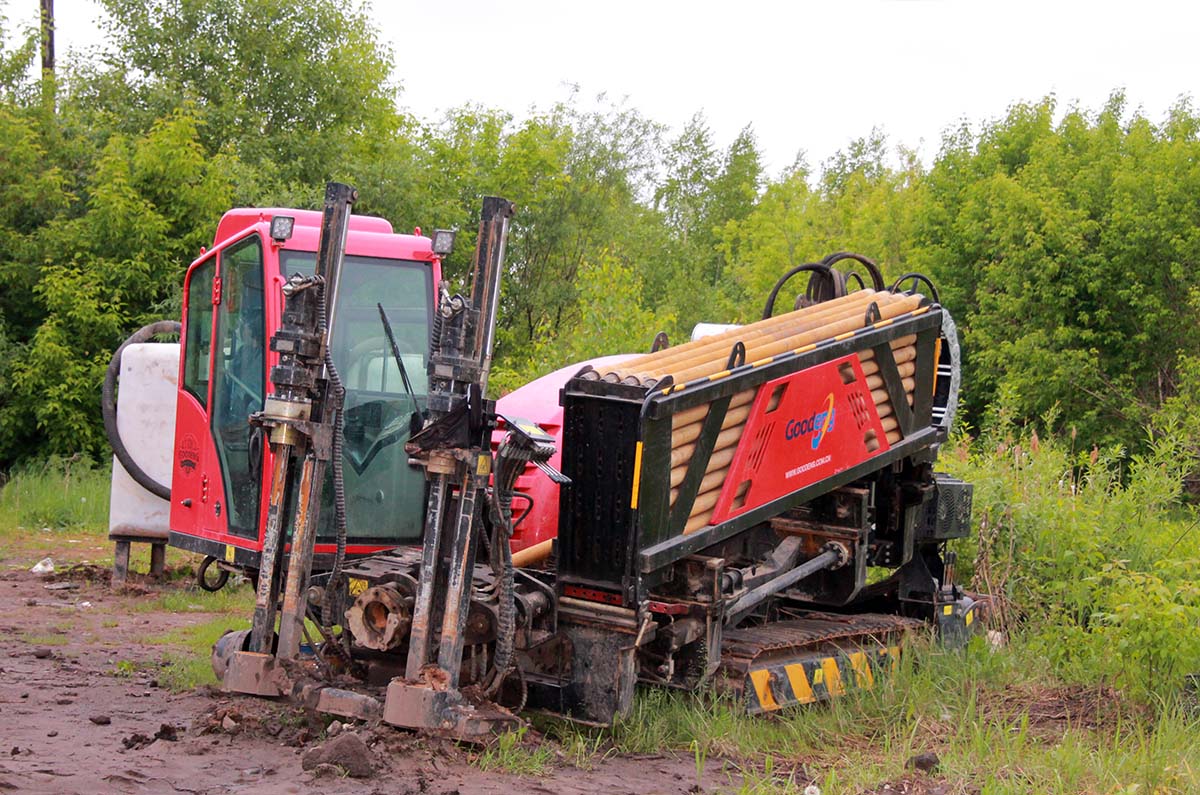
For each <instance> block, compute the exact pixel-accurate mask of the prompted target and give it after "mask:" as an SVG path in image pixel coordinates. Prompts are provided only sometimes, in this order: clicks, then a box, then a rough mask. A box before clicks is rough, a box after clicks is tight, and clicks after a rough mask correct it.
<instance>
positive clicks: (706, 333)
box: [692, 323, 741, 342]
mask: <svg viewBox="0 0 1200 795" xmlns="http://www.w3.org/2000/svg"><path fill="white" fill-rule="evenodd" d="M735 328H741V327H740V326H739V325H738V324H736V323H697V324H696V327H695V328H694V329H692V342H695V341H696V340H698V339H703V338H705V337H711V336H713V335H714V334H724V333H725V332H726V331H730V330H732V329H735Z"/></svg>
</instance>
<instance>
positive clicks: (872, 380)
mask: <svg viewBox="0 0 1200 795" xmlns="http://www.w3.org/2000/svg"><path fill="white" fill-rule="evenodd" d="M912 298H913V299H916V300H912V299H909V300H903V299H902V300H901V301H890V302H888V301H884V302H879V301H877V304H880V314H881V316H882V317H883V318H885V319H887V318H891V317H895V316H896V315H899V314H903V313H904V312H909V311H912V310H913V309H915V308H916V306H917V305H918V304H919V303H920V298H919V297H916V296H914V297H912ZM884 303H886V304H888V305H887V306H886V308H885V307H884V306H883V305H882V304H884ZM829 326H832V327H833V328H832V329H830V328H829V327H824V328H821V329H820V332H822V334H821V339H829V338H831V337H833V336H836V335H838V334H842V333H846V331H853V330H854V329H856V328H858V327H860V326H861V321H858V322H857V323H856V324H854V325H853V326H851V327H850V328H849V329H843V328H842V326H843V323H842V322H840V321H834V322H832V323H830V324H829ZM800 336H806V335H804V334H802V335H800ZM915 342H916V337H915V335H908V336H905V337H900V338H898V339H896V340H893V341H892V342H891V343H890V347H891V348H892V354H893V357H894V358H895V361H896V365H897V367H896V369H897V371H898V373H899V375H900V377H901V384H902V386H903V389H904V391H905V394H906V396H907V400H908V403H909V405H910V406H911V405H912V402H913V390H914V389H915V387H916V384H915V381H914V378H913V374H914V373H915V371H916V363H915V360H916V346H915ZM794 344H796V342H795V339H794V338H793V339H790V340H788V346H787V347H784V348H782V349H780V350H773V348H775V347H777V344H776V345H772V344H770V343H768V344H767V345H766V350H765V351H764V349H763V348H762V347H759V348H758V351H756V353H758V356H759V358H766V357H767V356H776V355H779V354H780V353H784V352H787V351H788V350H789V349H791V350H794V348H791V345H794ZM805 344H810V343H809V342H804V343H799V345H805ZM858 356H859V361H860V362H861V366H862V371H863V375H864V376H865V377H866V386H867V388H868V389H869V390H870V391H871V399H872V402H873V403H874V404H875V407H876V411H877V413H878V416H879V417H880V420H881V426H882V428H883V430H884V433H885V434H886V437H887V440H888V443H889V444H895V443H896V442H898V441H900V438H901V436H900V433H899V430H898V422H897V421H896V418H895V411H894V408H893V406H892V405H891V400H890V396H889V395H888V392H887V389H886V387H885V385H884V382H883V377H882V376H881V375H880V374H879V365H878V363H877V362H876V361H875V354H874V351H872V350H864V351H860V352H859V354H858ZM747 358H748V359H750V358H751V357H750V348H749V346H747ZM684 372H687V371H684ZM716 372H720V371H719V370H718V371H716ZM691 377H695V376H691ZM684 382H686V381H684ZM756 391H757V390H754V389H751V390H744V391H742V392H739V393H737V394H735V395H734V396H733V397H732V398H731V399H730V403H729V408H728V409H727V413H726V416H725V419H724V421H723V422H722V425H721V431H720V433H719V434H718V436H717V439H716V442H715V444H714V445H713V452H712V455H711V456H710V457H709V461H708V465H707V466H706V467H705V474H704V477H703V479H702V480H701V482H700V486H699V489H698V490H697V496H696V500H695V502H694V503H693V505H692V509H691V512H690V516H689V520H688V522H687V524H686V526H685V528H684V532H685V533H691V532H694V531H696V530H698V529H700V528H701V527H704V526H705V525H707V524H708V522H709V520H710V519H711V518H712V513H713V508H714V506H715V505H716V503H717V500H718V499H719V498H720V495H721V491H722V489H723V487H724V484H725V480H726V478H727V476H728V474H729V465H730V463H731V462H732V460H733V456H734V453H735V452H736V450H737V446H738V443H739V442H740V441H741V436H742V431H743V429H744V426H745V421H746V418H747V417H748V416H749V412H750V406H749V404H750V403H751V402H753V400H754V395H755V394H756ZM707 412H708V407H707V406H697V407H695V408H692V409H688V410H686V411H683V412H680V413H679V414H677V415H676V416H675V418H674V430H673V432H672V452H671V477H670V482H671V504H672V505H673V504H674V503H675V500H676V499H677V497H678V492H679V489H678V487H679V484H680V483H682V482H683V479H684V477H685V476H686V474H687V470H688V466H689V464H690V461H691V457H692V455H693V454H694V452H695V449H696V445H695V441H696V439H697V438H698V437H699V435H700V429H701V428H702V427H703V422H704V418H705V416H706V415H707Z"/></svg>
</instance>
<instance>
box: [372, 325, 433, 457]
mask: <svg viewBox="0 0 1200 795" xmlns="http://www.w3.org/2000/svg"><path fill="white" fill-rule="evenodd" d="M375 306H376V307H378V309H379V319H380V320H381V321H383V333H384V334H386V335H387V340H388V344H389V345H391V346H392V358H394V359H395V360H396V366H397V367H399V368H400V380H401V381H402V382H403V383H404V392H405V394H407V395H408V399H409V400H411V401H412V406H413V410H412V415H411V416H410V418H409V421H408V423H409V424H408V428H409V435H412V434H415V433H416V432H417V431H419V430H421V428H422V427H423V426H424V425H425V414H424V412H422V411H421V406H420V404H418V403H417V396H416V395H414V394H413V388H412V381H410V380H408V370H407V369H406V368H405V367H404V359H403V358H402V357H401V356H400V346H399V345H397V344H396V335H395V334H393V333H392V324H391V322H389V321H388V316H387V312H386V311H384V309H383V304H382V303H377V304H375Z"/></svg>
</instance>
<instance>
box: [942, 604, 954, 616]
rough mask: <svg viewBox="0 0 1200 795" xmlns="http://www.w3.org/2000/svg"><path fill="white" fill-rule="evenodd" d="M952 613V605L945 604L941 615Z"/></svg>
mask: <svg viewBox="0 0 1200 795" xmlns="http://www.w3.org/2000/svg"><path fill="white" fill-rule="evenodd" d="M953 613H954V605H946V606H945V607H943V608H942V615H944V616H949V615H953Z"/></svg>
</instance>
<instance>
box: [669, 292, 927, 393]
mask: <svg viewBox="0 0 1200 795" xmlns="http://www.w3.org/2000/svg"><path fill="white" fill-rule="evenodd" d="M875 298H876V299H877V300H876V301H875V304H876V305H877V306H878V307H879V315H880V317H881V319H884V320H886V319H889V318H893V317H896V316H897V315H902V314H904V313H905V312H911V311H912V310H914V309H916V308H917V307H918V306H919V305H920V303H921V301H922V300H923V299H922V298H921V297H920V296H897V295H893V294H891V293H877V294H876V296H875ZM793 314H796V313H793ZM864 320H865V318H864V313H863V309H862V307H856V306H851V307H846V308H844V309H843V310H842V311H841V312H837V313H835V314H832V315H829V316H826V317H825V318H822V319H821V320H818V321H809V322H805V323H799V324H797V325H798V326H800V328H799V329H797V330H798V331H799V333H795V334H792V335H790V336H786V337H783V338H782V339H778V340H773V339H761V338H760V339H756V340H753V341H751V342H749V343H745V345H746V361H747V362H756V361H761V360H763V359H768V358H771V357H774V356H780V355H782V354H787V353H792V352H793V351H796V350H799V349H801V348H805V347H807V346H809V345H816V344H817V343H820V342H823V341H825V340H829V339H832V338H834V337H837V336H839V335H842V334H848V333H851V332H854V331H858V330H859V329H861V328H862V327H863V325H864ZM814 322H815V323H819V324H820V325H818V326H816V327H815V328H812V327H811V326H812V324H813V323H814ZM726 364H727V361H726V359H725V357H722V358H720V359H711V358H710V359H708V360H707V361H702V360H697V359H690V360H687V361H684V362H681V363H679V364H678V365H675V367H674V368H673V369H672V372H671V373H670V375H672V376H674V379H675V383H676V384H686V383H690V382H691V381H693V380H695V379H700V378H704V377H711V376H713V375H715V374H718V373H721V372H722V371H723V370H724V369H725V365H726Z"/></svg>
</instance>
